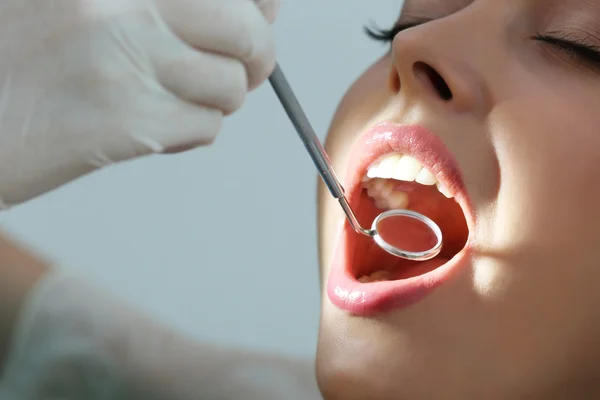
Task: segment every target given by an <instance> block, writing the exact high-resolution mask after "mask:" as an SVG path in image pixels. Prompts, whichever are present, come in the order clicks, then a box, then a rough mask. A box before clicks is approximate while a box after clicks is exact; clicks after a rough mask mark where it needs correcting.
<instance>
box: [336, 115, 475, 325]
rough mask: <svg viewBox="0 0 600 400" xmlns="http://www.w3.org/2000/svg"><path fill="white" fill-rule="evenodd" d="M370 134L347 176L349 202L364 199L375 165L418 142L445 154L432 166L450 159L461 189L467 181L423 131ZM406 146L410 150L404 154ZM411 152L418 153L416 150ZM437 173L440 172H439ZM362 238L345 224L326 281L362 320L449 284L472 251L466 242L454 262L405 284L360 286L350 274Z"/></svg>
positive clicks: (381, 129) (394, 128)
mask: <svg viewBox="0 0 600 400" xmlns="http://www.w3.org/2000/svg"><path fill="white" fill-rule="evenodd" d="M365 136H366V138H365V139H363V140H364V141H365V143H366V144H365V146H364V148H361V149H360V150H361V151H360V155H358V156H357V157H351V160H353V161H354V164H353V165H350V168H349V171H354V172H355V174H356V175H355V176H349V177H348V178H349V179H348V181H349V182H351V183H353V187H349V188H348V189H350V190H349V192H348V200H349V201H350V204H355V203H354V202H353V201H352V200H353V197H355V196H360V193H361V191H362V188H361V186H360V180H361V178H362V176H363V175H364V172H365V171H366V169H367V168H368V164H370V162H372V161H374V159H377V158H378V156H381V155H383V154H386V153H388V152H390V151H397V152H400V153H403V152H406V153H408V152H409V151H407V150H408V149H407V146H408V147H412V148H411V150H415V149H414V144H415V143H416V142H417V143H418V144H417V146H419V147H421V148H425V149H429V151H427V154H428V156H430V157H431V154H432V151H431V149H433V150H435V152H436V153H438V154H440V157H439V158H440V160H442V161H443V162H441V163H440V162H439V160H437V161H436V160H429V161H431V164H433V163H434V161H435V163H436V165H437V166H438V167H439V166H440V164H444V163H448V160H450V161H449V162H450V163H451V164H453V165H452V167H449V168H444V169H445V170H446V171H448V170H450V171H452V172H451V174H452V175H455V179H454V182H453V183H454V186H455V188H459V187H460V186H462V181H461V180H460V178H458V176H459V174H458V171H457V166H456V163H455V162H454V161H453V160H452V157H451V156H450V154H449V153H448V152H447V150H446V149H445V147H444V146H443V144H442V143H441V142H440V141H439V139H437V138H436V137H434V136H433V135H432V134H431V133H429V132H426V131H424V130H423V129H422V128H419V127H407V126H399V125H392V124H382V125H378V126H377V127H375V128H374V129H373V130H371V131H369V132H367V134H366V135H365ZM407 143H408V145H407ZM402 148H404V150H405V151H402ZM417 151H418V149H417ZM410 152H411V153H413V152H412V151H410ZM413 154H414V153H413ZM351 163H352V161H351ZM357 164H358V165H357ZM423 164H424V165H425V166H427V167H428V168H429V165H427V164H429V163H423ZM442 167H444V165H442ZM430 170H431V168H430ZM432 172H434V173H436V172H437V171H432ZM459 189H461V190H459V192H460V193H456V197H457V201H459V202H461V203H463V208H464V207H465V206H466V203H467V202H466V201H465V200H466V199H464V198H460V197H462V196H463V193H464V190H462V188H459ZM468 217H469V216H467V218H468ZM358 238H359V237H358V234H357V233H355V232H354V231H353V229H352V228H351V227H350V226H349V224H348V223H347V221H346V222H345V223H344V225H343V227H342V229H341V231H340V233H339V238H338V242H337V245H336V248H335V250H334V257H333V260H332V265H331V272H330V274H329V279H328V282H327V294H328V297H329V299H330V300H331V302H332V303H333V304H334V305H335V306H336V307H338V308H340V309H342V310H345V311H347V312H349V313H351V314H354V315H359V316H368V315H373V314H379V313H383V312H386V311H390V310H394V309H402V308H405V307H408V306H409V305H411V304H414V303H415V302H417V301H419V300H421V299H423V298H424V297H425V296H427V295H428V294H430V293H431V292H432V291H433V290H435V289H436V288H437V287H439V286H440V285H442V284H444V283H445V282H447V281H448V280H450V279H451V278H452V276H453V274H454V273H455V272H456V271H457V270H459V269H460V268H459V266H460V265H462V264H464V263H465V262H466V260H467V258H468V255H469V253H470V252H469V246H468V244H467V246H466V247H465V248H464V249H463V250H462V251H460V252H459V253H458V254H456V255H455V256H454V257H453V258H452V259H451V260H449V261H448V262H446V263H444V264H442V265H440V266H436V267H437V268H431V269H432V270H431V271H430V272H426V273H424V274H422V275H418V276H414V277H411V278H406V279H401V280H393V281H381V282H371V283H361V282H359V281H358V280H357V279H356V277H355V276H354V274H353V271H352V270H351V269H352V268H351V266H352V265H353V259H352V258H353V250H352V249H353V248H354V247H355V243H356V241H357V240H358ZM432 262H437V263H438V264H439V263H440V261H439V260H438V261H436V260H435V259H434V260H430V261H426V262H424V263H432ZM424 263H423V265H422V267H423V269H427V266H426V265H424Z"/></svg>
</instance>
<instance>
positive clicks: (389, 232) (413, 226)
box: [377, 216, 437, 252]
mask: <svg viewBox="0 0 600 400" xmlns="http://www.w3.org/2000/svg"><path fill="white" fill-rule="evenodd" d="M377 231H378V232H379V236H381V238H382V239H383V240H385V241H386V242H387V243H388V244H390V245H392V246H394V247H396V248H398V249H401V250H407V251H415V252H418V251H426V250H429V249H431V248H432V247H433V246H435V244H436V241H437V239H436V237H435V234H434V233H433V232H432V231H431V229H430V228H429V227H427V225H425V224H424V223H423V222H420V221H418V220H416V219H414V218H410V217H405V216H395V217H389V218H385V219H383V220H382V221H381V222H379V224H378V225H377Z"/></svg>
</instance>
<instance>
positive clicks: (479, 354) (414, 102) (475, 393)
mask: <svg viewBox="0 0 600 400" xmlns="http://www.w3.org/2000/svg"><path fill="white" fill-rule="evenodd" d="M403 18H407V19H410V18H428V19H435V21H433V22H428V23H426V24H423V25H421V26H419V27H416V28H412V29H409V30H406V31H404V32H402V33H400V34H399V35H397V37H396V39H395V41H394V43H393V46H392V51H391V52H390V53H389V54H387V55H385V56H383V57H382V58H381V59H380V60H377V61H376V62H375V63H374V64H373V66H372V67H371V68H370V69H369V70H368V71H366V72H365V73H364V75H363V76H362V77H360V78H359V79H358V80H357V82H356V83H355V84H354V85H353V86H352V87H351V88H350V90H349V91H348V93H347V95H346V96H345V97H344V99H343V101H342V103H341V104H340V107H339V109H338V112H337V113H336V116H335V118H334V121H333V123H332V127H331V130H330V133H329V136H328V140H327V143H326V147H327V149H328V152H329V154H330V156H331V158H332V161H333V163H334V165H335V167H336V170H337V171H338V173H339V174H340V175H341V176H343V175H344V174H345V173H346V172H347V171H346V165H347V162H348V156H349V153H350V151H351V149H352V148H353V146H354V144H355V141H356V139H357V137H358V136H359V135H361V134H362V133H363V132H364V131H365V130H366V129H368V127H370V126H371V125H373V124H374V123H376V122H381V121H383V120H386V119H392V120H394V121H399V122H407V123H408V122H410V123H419V124H422V125H424V126H426V127H427V128H429V129H430V130H432V131H433V132H434V133H435V134H436V135H438V136H439V137H440V138H441V139H442V140H443V142H444V143H445V144H446V146H447V147H448V148H449V150H450V151H451V152H452V154H453V155H454V156H455V158H456V159H457V161H458V163H459V166H460V167H461V169H462V173H463V179H464V181H465V184H466V187H467V190H468V192H469V195H470V198H471V201H472V203H473V208H474V212H475V216H476V226H475V227H474V228H473V229H472V231H471V232H470V233H471V246H472V251H471V253H472V256H471V257H470V258H469V259H468V260H467V262H466V263H465V264H464V265H462V266H461V267H460V269H459V271H457V273H456V274H455V276H454V277H453V279H452V280H451V281H450V282H447V283H446V284H445V285H443V286H442V287H440V288H438V289H437V290H435V291H434V292H433V293H432V294H431V295H429V296H427V297H426V298H425V299H423V300H421V301H420V302H418V303H416V304H413V305H412V306H410V307H408V308H405V309H402V310H396V311H393V312H388V313H386V314H380V315H377V316H374V317H371V318H357V317H352V316H349V315H348V314H347V313H346V312H344V311H341V310H339V309H337V308H336V307H334V306H333V305H332V304H331V302H330V301H329V299H328V298H327V296H326V295H325V294H324V296H323V310H322V323H321V332H320V338H319V351H318V360H317V376H318V380H319V384H320V388H321V390H322V392H323V395H324V397H325V398H326V399H328V400H332V399H344V400H352V399H374V400H376V399H490V400H494V399H503V400H504V399H578V398H585V399H589V398H600V388H599V385H600V376H598V375H600V372H599V371H600V368H598V364H599V363H600V343H599V342H600V339H598V338H600V311H598V310H599V309H600V307H598V305H600V291H599V290H597V289H598V281H599V280H600V269H598V268H597V266H598V265H599V263H600V250H599V249H598V246H597V238H598V237H599V236H600V228H599V227H600V212H598V211H597V205H598V204H600V187H599V186H598V185H594V183H595V182H598V181H599V179H600V167H598V165H600V151H598V149H599V148H600V135H599V134H598V126H600V114H599V113H598V111H597V107H598V106H597V104H598V101H597V100H598V98H599V97H600V95H599V94H598V93H600V68H599V67H598V66H596V65H594V64H592V63H588V62H582V61H581V60H580V59H578V58H577V57H575V56H573V55H569V54H567V53H564V52H562V50H560V49H559V48H557V47H554V46H552V45H550V44H544V43H539V42H536V41H535V40H532V39H531V36H532V35H534V34H535V33H538V32H541V33H545V32H547V31H559V32H562V33H563V35H574V36H575V37H579V38H582V37H583V38H588V41H590V42H591V43H593V44H596V45H597V46H600V39H596V37H598V36H600V35H599V34H598V32H600V22H598V21H600V3H598V2H594V1H586V0H475V1H474V2H472V3H471V2H467V1H464V0H407V3H406V5H405V6H404V10H403ZM418 62H420V63H425V64H427V65H429V66H430V67H431V68H433V69H435V70H436V71H437V72H438V73H439V74H440V75H441V76H442V78H443V79H444V81H445V82H446V84H447V85H448V86H449V87H450V89H451V91H452V94H453V98H452V99H451V100H449V101H444V100H442V99H441V98H440V96H439V93H438V92H437V91H436V90H435V85H433V84H432V82H431V81H430V80H429V79H428V77H427V75H425V74H423V73H422V70H421V69H419V68H414V66H415V64H416V63H418ZM421 65H422V64H421ZM319 204H320V208H319V217H320V230H319V235H320V241H319V247H320V257H321V267H322V282H323V289H325V287H326V283H327V278H328V275H329V269H330V260H331V257H332V252H333V249H334V246H335V242H336V240H337V231H338V227H339V225H340V223H341V221H342V216H341V213H340V211H339V207H338V205H337V204H336V203H335V202H334V201H332V200H331V198H330V197H329V195H328V194H327V193H326V192H325V190H324V189H323V187H320V189H319ZM46 268H47V265H46V264H45V263H44V262H42V261H40V260H38V259H37V258H35V257H32V256H31V255H29V254H27V253H26V252H25V251H23V250H21V249H19V248H18V247H17V246H15V245H14V244H12V243H10V242H8V241H5V240H4V239H1V238H0V276H1V277H2V279H0V305H2V308H1V309H0V360H1V359H2V350H3V349H5V348H6V341H7V340H8V337H9V333H10V328H11V326H12V325H13V324H14V320H15V317H16V315H17V313H18V310H19V309H20V308H21V307H22V304H23V301H24V299H25V296H26V294H27V293H28V292H29V291H30V290H31V288H32V285H34V284H35V282H36V281H37V280H38V279H39V277H40V276H41V274H43V271H44V270H45V269H46Z"/></svg>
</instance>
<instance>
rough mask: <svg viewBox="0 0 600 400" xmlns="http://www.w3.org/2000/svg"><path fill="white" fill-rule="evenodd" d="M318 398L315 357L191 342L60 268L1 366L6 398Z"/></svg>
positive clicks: (30, 304) (23, 316)
mask: <svg viewBox="0 0 600 400" xmlns="http://www.w3.org/2000/svg"><path fill="white" fill-rule="evenodd" d="M54 1H58V0H54ZM320 398H321V396H320V395H319V391H318V389H317V386H316V380H315V377H314V373H313V363H312V362H303V361H302V360H293V359H286V358H282V357H277V356H271V355H266V354H260V353H251V352H245V351H236V350H233V349H227V348H217V347H215V346H212V345H210V346H209V345H207V344H201V343H198V342H195V341H193V340H190V339H189V338H185V337H183V336H182V335H179V334H178V333H177V332H174V331H172V330H170V329H168V328H167V327H165V326H163V325H161V324H159V323H157V322H156V321H153V320H152V319H150V318H148V317H147V316H145V315H144V314H142V313H140V312H139V311H138V310H136V309H134V308H132V307H129V306H128V305H127V304H125V303H123V302H122V301H119V300H118V299H116V298H115V297H113V296H110V295H109V294H108V293H105V292H103V291H101V290H99V289H98V288H96V287H94V286H91V285H89V284H86V283H85V282H82V281H80V280H78V279H74V278H72V277H70V276H68V275H66V274H65V273H62V272H61V271H60V270H57V271H54V272H51V273H49V274H48V275H46V276H45V277H44V278H42V280H41V281H40V282H38V284H37V285H36V288H35V289H33V290H32V293H31V294H30V295H29V297H28V299H27V301H26V302H25V305H24V306H23V309H22V310H21V312H20V316H19V318H18V322H17V325H16V327H15V329H14V334H13V338H12V341H11V348H10V351H9V356H8V359H7V363H6V365H5V369H4V374H2V365H1V364H0V399H3V400H4V399H19V400H47V399H62V400H82V399H86V400H87V399H89V400H92V399H97V400H100V399H106V400H108V399H110V400H126V399H127V400H130V399H143V400H197V399H222V400H226V399H232V400H233V399H244V400H275V399H277V400H280V399H285V400H311V399H320Z"/></svg>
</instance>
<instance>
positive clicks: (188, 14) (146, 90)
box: [0, 0, 279, 207]
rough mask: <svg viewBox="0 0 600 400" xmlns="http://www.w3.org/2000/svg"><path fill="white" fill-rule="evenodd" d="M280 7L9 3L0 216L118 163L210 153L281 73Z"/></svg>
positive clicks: (265, 2) (1, 23)
mask: <svg viewBox="0 0 600 400" xmlns="http://www.w3.org/2000/svg"><path fill="white" fill-rule="evenodd" d="M257 5H258V7H257ZM278 6H279V0H255V1H254V2H252V1H249V0H2V1H1V2H0V54H1V55H2V57H0V206H2V205H3V206H4V207H6V206H10V205H13V204H17V203H21V202H23V201H26V200H28V199H30V198H32V197H35V196H37V195H39V194H42V193H44V192H47V191H49V190H52V189H54V188H56V187H58V186H60V185H62V184H64V183H66V182H68V181H70V180H73V179H75V178H77V177H79V176H81V175H83V174H85V173H88V172H91V171H92V170H94V169H96V168H99V167H102V166H105V165H108V164H111V163H114V162H118V161H122V160H127V159H131V158H134V157H138V156H142V155H146V154H152V153H164V152H176V151H181V150H185V149H189V148H193V147H195V146H198V145H203V144H208V143H210V142H211V141H212V140H213V139H214V138H215V136H216V135H217V133H218V132H219V130H220V127H221V120H222V118H223V116H224V115H227V114H230V113H232V112H233V111H235V110H236V109H238V108H239V107H240V105H241V104H242V102H243V101H244V97H245V95H246V92H247V91H248V90H249V89H252V88H254V87H256V86H257V85H259V84H260V83H261V82H262V81H264V79H265V78H266V77H267V76H268V75H269V74H270V72H271V71H272V68H273V66H274V63H275V56H274V44H273V40H272V36H271V31H270V25H269V23H270V22H272V21H273V19H274V18H275V15H276V12H277V9H278ZM261 11H262V12H261Z"/></svg>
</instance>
